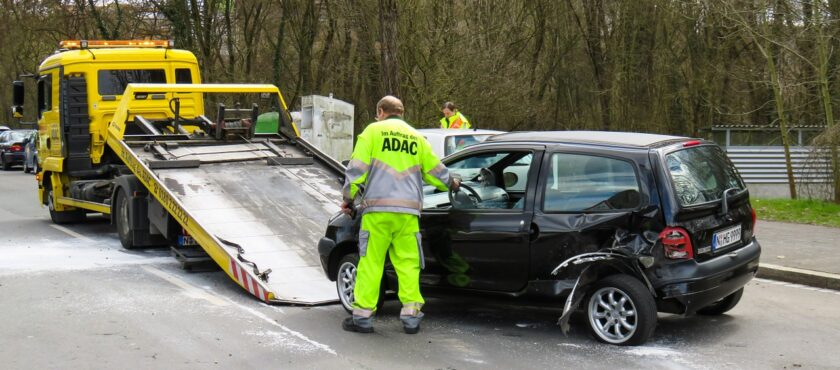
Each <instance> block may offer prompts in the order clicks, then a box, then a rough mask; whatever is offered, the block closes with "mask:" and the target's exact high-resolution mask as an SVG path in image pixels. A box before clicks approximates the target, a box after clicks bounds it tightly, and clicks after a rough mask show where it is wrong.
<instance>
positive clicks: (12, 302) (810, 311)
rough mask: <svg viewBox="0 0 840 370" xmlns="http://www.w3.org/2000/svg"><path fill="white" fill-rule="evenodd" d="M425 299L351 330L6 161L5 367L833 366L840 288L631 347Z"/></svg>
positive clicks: (0, 185) (525, 309)
mask: <svg viewBox="0 0 840 370" xmlns="http://www.w3.org/2000/svg"><path fill="white" fill-rule="evenodd" d="M759 238H760V235H759ZM314 247H315V246H313V248H314ZM424 311H425V312H426V315H427V316H426V317H427V319H426V320H425V321H424V323H423V327H422V331H421V332H420V334H418V335H414V336H409V335H405V334H403V333H402V328H401V326H400V323H399V320H398V319H397V315H398V312H399V303H398V302H395V301H389V302H388V303H386V305H385V307H384V309H383V311H382V312H381V314H380V316H379V317H378V318H377V321H376V323H375V324H376V330H377V331H376V333H375V334H371V335H360V334H355V333H346V332H343V331H341V329H340V326H341V320H342V319H343V318H344V317H346V315H347V314H346V313H345V312H344V310H343V309H342V308H341V307H340V306H338V305H331V306H321V307H314V308H303V307H288V306H285V307H284V306H268V305H266V304H264V303H261V302H259V301H256V300H254V299H253V298H252V297H251V296H250V295H249V294H247V293H246V292H244V291H243V290H242V289H241V288H240V287H239V286H237V285H236V284H235V283H234V282H233V281H231V280H230V279H229V278H228V277H227V276H225V275H224V274H223V273H222V272H219V271H215V272H204V273H190V272H186V271H183V270H181V269H180V268H179V265H178V264H177V263H175V261H174V260H173V259H172V258H171V257H169V255H168V252H167V251H166V250H164V249H147V250H140V251H130V252H129V251H125V250H123V249H122V248H121V247H120V243H119V240H118V238H117V235H116V233H115V232H114V230H113V229H112V227H111V225H110V224H109V223H108V221H107V220H106V219H103V218H98V219H94V220H91V221H89V222H87V223H85V224H79V225H68V226H57V225H53V224H51V222H50V221H49V215H48V213H47V210H46V209H45V208H42V207H39V206H38V204H37V201H36V184H35V181H34V179H33V176H32V175H29V174H24V173H23V172H22V171H20V170H15V171H11V172H0V328H2V330H0V363H2V364H3V366H2V367H3V368H4V369H33V368H117V367H119V368H129V369H135V368H141V369H148V368H165V369H196V368H201V369H207V368H220V369H221V368H226V369H230V368H235V369H245V368H318V369H348V368H371V369H384V368H388V369H399V368H406V369H409V368H411V369H470V368H516V369H529V368H533V369H546V368H575V369H589V368H592V369H600V368H622V369H623V368H644V369H717V368H728V369H756V368H775V369H784V368H788V369H793V368H800V367H801V368H808V369H818V368H837V367H840V354H838V352H837V348H840V320H838V319H839V318H840V292H837V291H832V290H820V289H814V288H807V287H803V286H798V285H792V284H783V283H777V282H773V281H767V280H754V281H753V282H751V283H750V284H749V286H748V287H747V288H746V291H745V294H744V298H743V300H742V301H741V303H740V304H739V305H738V306H737V307H736V308H735V309H733V310H732V311H731V312H730V313H729V314H727V315H724V316H720V317H687V318H685V317H680V316H674V315H663V314H660V316H659V325H658V327H657V329H656V333H655V334H654V338H653V339H652V340H651V341H650V342H649V343H647V344H646V345H644V346H640V347H631V348H626V347H615V346H609V345H604V344H599V343H596V342H595V341H594V339H592V338H591V337H590V336H589V334H588V333H587V331H586V326H585V325H586V323H585V322H584V321H583V320H582V319H581V318H578V319H576V320H573V323H572V330H571V332H570V333H569V334H568V335H563V333H562V332H561V331H560V328H559V327H558V326H557V325H556V324H555V323H556V321H557V318H558V316H559V309H558V308H552V307H544V306H543V307H539V306H535V305H518V304H515V302H511V301H494V300H488V299H477V298H464V297H459V298H453V297H443V298H430V299H429V302H428V304H427V305H426V307H425V309H424Z"/></svg>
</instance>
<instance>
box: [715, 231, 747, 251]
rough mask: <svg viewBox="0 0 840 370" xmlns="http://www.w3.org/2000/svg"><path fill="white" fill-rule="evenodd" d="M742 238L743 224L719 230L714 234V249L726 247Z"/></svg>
mask: <svg viewBox="0 0 840 370" xmlns="http://www.w3.org/2000/svg"><path fill="white" fill-rule="evenodd" d="M740 240H741V225H738V226H735V227H731V228H728V229H726V230H723V231H718V232H716V233H715V234H714V235H713V236H712V251H715V250H718V249H721V248H726V247H728V246H730V245H732V244H735V243H737V242H739V241H740Z"/></svg>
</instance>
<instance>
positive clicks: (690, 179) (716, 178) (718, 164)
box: [665, 145, 746, 207]
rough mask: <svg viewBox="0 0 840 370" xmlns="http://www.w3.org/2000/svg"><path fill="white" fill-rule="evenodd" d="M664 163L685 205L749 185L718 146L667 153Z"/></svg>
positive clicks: (709, 199) (697, 147)
mask: <svg viewBox="0 0 840 370" xmlns="http://www.w3.org/2000/svg"><path fill="white" fill-rule="evenodd" d="M665 164H666V165H667V166H668V172H669V173H670V174H671V181H672V182H673V184H674V190H675V191H676V194H677V199H678V200H679V202H680V205H681V206H683V207H688V206H693V205H697V204H702V203H707V202H712V201H716V200H720V199H721V197H722V196H723V192H724V191H725V190H726V189H730V188H737V189H740V190H743V189H745V188H746V186H745V185H744V182H743V180H741V177H740V176H738V172H737V171H736V170H735V166H733V165H732V162H730V161H729V159H728V158H727V157H726V153H724V152H723V150H722V149H721V148H720V147H719V146H715V145H704V146H696V147H692V148H688V149H683V150H679V151H676V152H673V153H670V154H668V155H667V156H665Z"/></svg>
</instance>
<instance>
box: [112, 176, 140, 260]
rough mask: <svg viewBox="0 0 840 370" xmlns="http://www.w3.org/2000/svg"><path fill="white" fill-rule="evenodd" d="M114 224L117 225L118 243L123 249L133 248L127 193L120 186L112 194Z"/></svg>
mask: <svg viewBox="0 0 840 370" xmlns="http://www.w3.org/2000/svg"><path fill="white" fill-rule="evenodd" d="M111 217H112V220H113V221H114V226H116V227H117V235H119V236H120V244H122V246H123V248H125V249H134V233H133V230H131V210H130V209H129V207H128V195H126V194H125V190H124V189H122V188H120V189H118V190H117V194H116V195H115V196H114V214H113V215H111Z"/></svg>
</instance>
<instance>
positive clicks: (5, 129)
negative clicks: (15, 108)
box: [0, 126, 11, 132]
mask: <svg viewBox="0 0 840 370" xmlns="http://www.w3.org/2000/svg"><path fill="white" fill-rule="evenodd" d="M9 130H11V128H9V126H0V132H3V131H9Z"/></svg>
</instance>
